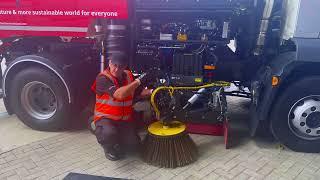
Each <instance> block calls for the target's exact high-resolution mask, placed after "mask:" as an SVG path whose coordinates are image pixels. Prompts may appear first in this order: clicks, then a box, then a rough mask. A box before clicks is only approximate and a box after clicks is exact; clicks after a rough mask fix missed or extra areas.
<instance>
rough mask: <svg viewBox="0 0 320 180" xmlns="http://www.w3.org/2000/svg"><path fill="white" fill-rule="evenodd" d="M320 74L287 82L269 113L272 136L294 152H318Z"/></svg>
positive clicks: (319, 150) (319, 142) (319, 133)
mask: <svg viewBox="0 0 320 180" xmlns="http://www.w3.org/2000/svg"><path fill="white" fill-rule="evenodd" d="M319 84H320V77H308V78H304V79H301V80H299V81H297V82H295V83H294V84H291V85H290V86H289V87H287V88H286V89H285V90H283V91H282V94H281V95H280V97H279V98H278V101H277V102H276V104H275V105H274V107H273V111H272V113H271V119H270V120H271V124H270V125H271V131H272V133H273V135H274V136H275V138H277V139H278V140H279V141H280V142H281V143H282V144H284V145H285V146H287V147H288V148H290V149H292V150H294V151H300V152H309V153H316V152H320V86H319Z"/></svg>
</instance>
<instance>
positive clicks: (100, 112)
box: [94, 70, 134, 122]
mask: <svg viewBox="0 0 320 180" xmlns="http://www.w3.org/2000/svg"><path fill="white" fill-rule="evenodd" d="M124 72H125V73H126V77H127V78H126V79H125V80H124V84H123V85H124V86H125V85H128V84H130V83H131V82H133V81H134V78H133V75H132V73H131V72H130V71H128V70H125V71H124ZM100 75H103V76H105V77H106V78H109V79H111V80H112V82H113V83H114V85H115V86H116V88H120V85H119V82H118V81H117V79H116V78H115V77H114V76H112V75H111V73H110V71H109V70H105V71H104V72H102V73H100ZM132 104H133V95H130V96H128V97H127V98H125V99H123V100H117V99H115V98H114V97H112V96H110V95H109V94H108V93H104V94H102V95H98V94H97V95H96V105H95V112H94V122H97V121H99V120H100V119H101V118H107V119H111V120H114V121H132V120H133V119H132V113H133V107H132Z"/></svg>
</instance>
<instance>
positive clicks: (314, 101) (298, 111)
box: [288, 95, 320, 140]
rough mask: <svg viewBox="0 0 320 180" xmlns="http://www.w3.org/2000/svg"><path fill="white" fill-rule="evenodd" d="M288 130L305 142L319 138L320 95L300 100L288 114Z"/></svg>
mask: <svg viewBox="0 0 320 180" xmlns="http://www.w3.org/2000/svg"><path fill="white" fill-rule="evenodd" d="M288 124H289V127H290V130H291V131H292V132H293V133H294V134H295V135H296V136H298V137H300V138H302V139H306V140H314V139H319V138H320V95H313V96H307V97H304V98H301V99H300V100H298V101H297V102H296V103H294V105H293V106H292V107H291V109H290V111H289V114H288Z"/></svg>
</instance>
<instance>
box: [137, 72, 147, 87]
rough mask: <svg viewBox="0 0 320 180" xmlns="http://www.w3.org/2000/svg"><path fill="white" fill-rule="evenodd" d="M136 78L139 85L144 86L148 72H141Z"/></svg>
mask: <svg viewBox="0 0 320 180" xmlns="http://www.w3.org/2000/svg"><path fill="white" fill-rule="evenodd" d="M137 80H138V81H139V82H140V85H143V86H145V85H146V83H147V81H148V73H143V74H141V75H140V76H139V77H138V78H137Z"/></svg>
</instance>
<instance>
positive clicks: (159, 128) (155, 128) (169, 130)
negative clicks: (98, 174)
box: [148, 121, 186, 136]
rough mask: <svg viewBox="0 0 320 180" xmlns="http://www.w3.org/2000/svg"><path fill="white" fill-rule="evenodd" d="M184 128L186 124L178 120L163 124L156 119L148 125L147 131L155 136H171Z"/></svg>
mask: <svg viewBox="0 0 320 180" xmlns="http://www.w3.org/2000/svg"><path fill="white" fill-rule="evenodd" d="M185 130H186V125H185V124H183V123H181V122H179V121H173V122H170V123H169V124H168V125H166V126H165V125H164V124H163V123H162V122H160V121H157V122H154V123H152V124H151V125H149V127H148V131H149V133H151V134H153V135H157V136H172V135H177V134H180V133H182V132H183V131H185Z"/></svg>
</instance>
